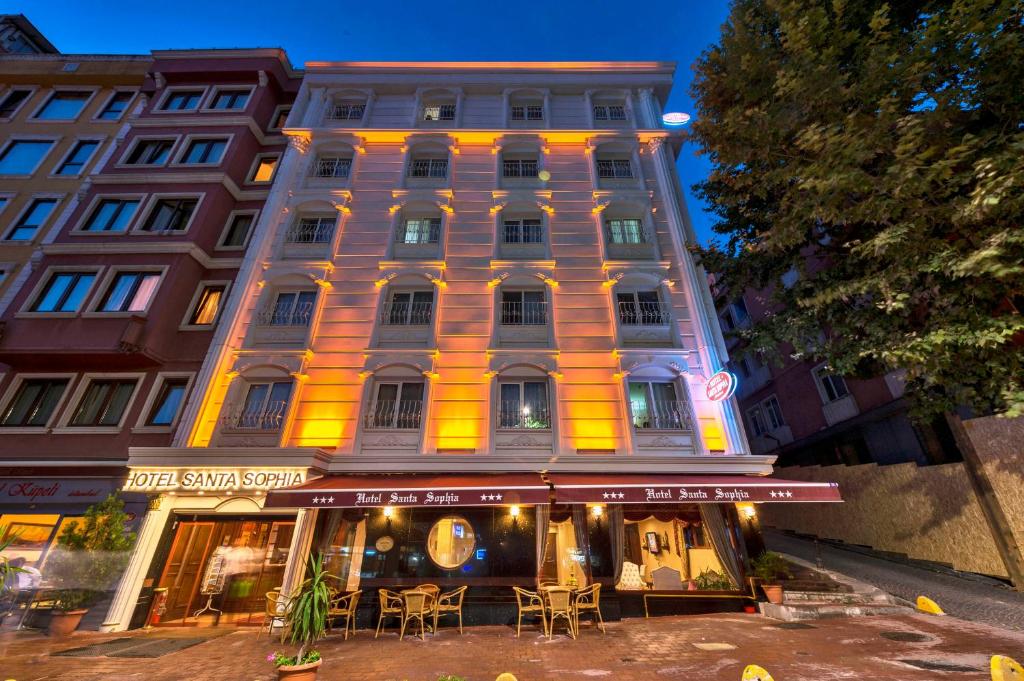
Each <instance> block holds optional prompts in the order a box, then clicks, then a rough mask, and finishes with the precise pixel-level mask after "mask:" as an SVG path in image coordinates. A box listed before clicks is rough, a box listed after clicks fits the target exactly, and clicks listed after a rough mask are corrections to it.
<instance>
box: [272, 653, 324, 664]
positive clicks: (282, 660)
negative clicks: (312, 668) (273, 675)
mask: <svg viewBox="0 0 1024 681" xmlns="http://www.w3.org/2000/svg"><path fill="white" fill-rule="evenodd" d="M319 659H320V651H318V650H311V651H309V652H308V653H306V654H305V655H303V656H302V662H299V656H298V655H284V654H282V653H279V652H277V651H274V652H272V653H270V654H269V655H267V662H272V663H273V665H274V666H275V667H296V666H298V665H300V664H310V663H311V662H316V661H317V660H319Z"/></svg>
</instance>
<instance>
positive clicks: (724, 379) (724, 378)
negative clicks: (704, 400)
mask: <svg viewBox="0 0 1024 681" xmlns="http://www.w3.org/2000/svg"><path fill="white" fill-rule="evenodd" d="M737 384H738V381H737V380H736V374H734V373H732V372H731V371H719V372H718V373H717V374H715V375H714V376H712V377H711V378H709V379H708V382H707V385H705V386H704V393H705V394H706V395H707V396H708V399H709V400H711V401H712V402H721V401H722V400H727V399H729V398H730V397H732V396H733V393H735V392H736V386H737Z"/></svg>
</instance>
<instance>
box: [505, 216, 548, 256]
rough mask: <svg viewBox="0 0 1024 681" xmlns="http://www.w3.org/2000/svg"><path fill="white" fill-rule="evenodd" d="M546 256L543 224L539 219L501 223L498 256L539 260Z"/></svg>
mask: <svg viewBox="0 0 1024 681" xmlns="http://www.w3.org/2000/svg"><path fill="white" fill-rule="evenodd" d="M546 256H547V249H546V248H545V247H544V225H543V224H542V223H541V221H540V220H532V219H531V220H523V221H522V222H521V223H520V221H518V220H515V221H507V222H506V223H505V224H504V225H503V229H502V234H501V243H500V244H499V245H498V257H500V258H502V259H504V260H541V259H543V258H545V257H546Z"/></svg>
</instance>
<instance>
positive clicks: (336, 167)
mask: <svg viewBox="0 0 1024 681" xmlns="http://www.w3.org/2000/svg"><path fill="white" fill-rule="evenodd" d="M351 171H352V159H350V158H342V157H338V156H325V157H323V158H318V159H317V160H316V163H314V164H313V177H348V174H349V173H350V172H351Z"/></svg>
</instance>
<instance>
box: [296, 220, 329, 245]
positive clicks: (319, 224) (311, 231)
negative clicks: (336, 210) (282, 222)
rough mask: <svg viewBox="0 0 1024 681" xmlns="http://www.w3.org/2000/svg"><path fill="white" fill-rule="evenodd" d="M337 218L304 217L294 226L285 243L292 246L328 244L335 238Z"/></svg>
mask: <svg viewBox="0 0 1024 681" xmlns="http://www.w3.org/2000/svg"><path fill="white" fill-rule="evenodd" d="M334 223H335V218H334V217H333V216H331V217H326V216H325V217H304V218H299V221H298V222H297V223H296V224H294V225H292V226H291V227H290V228H289V229H288V232H287V234H285V241H287V242H288V243H290V244H326V243H330V242H331V238H332V237H333V236H334Z"/></svg>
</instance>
